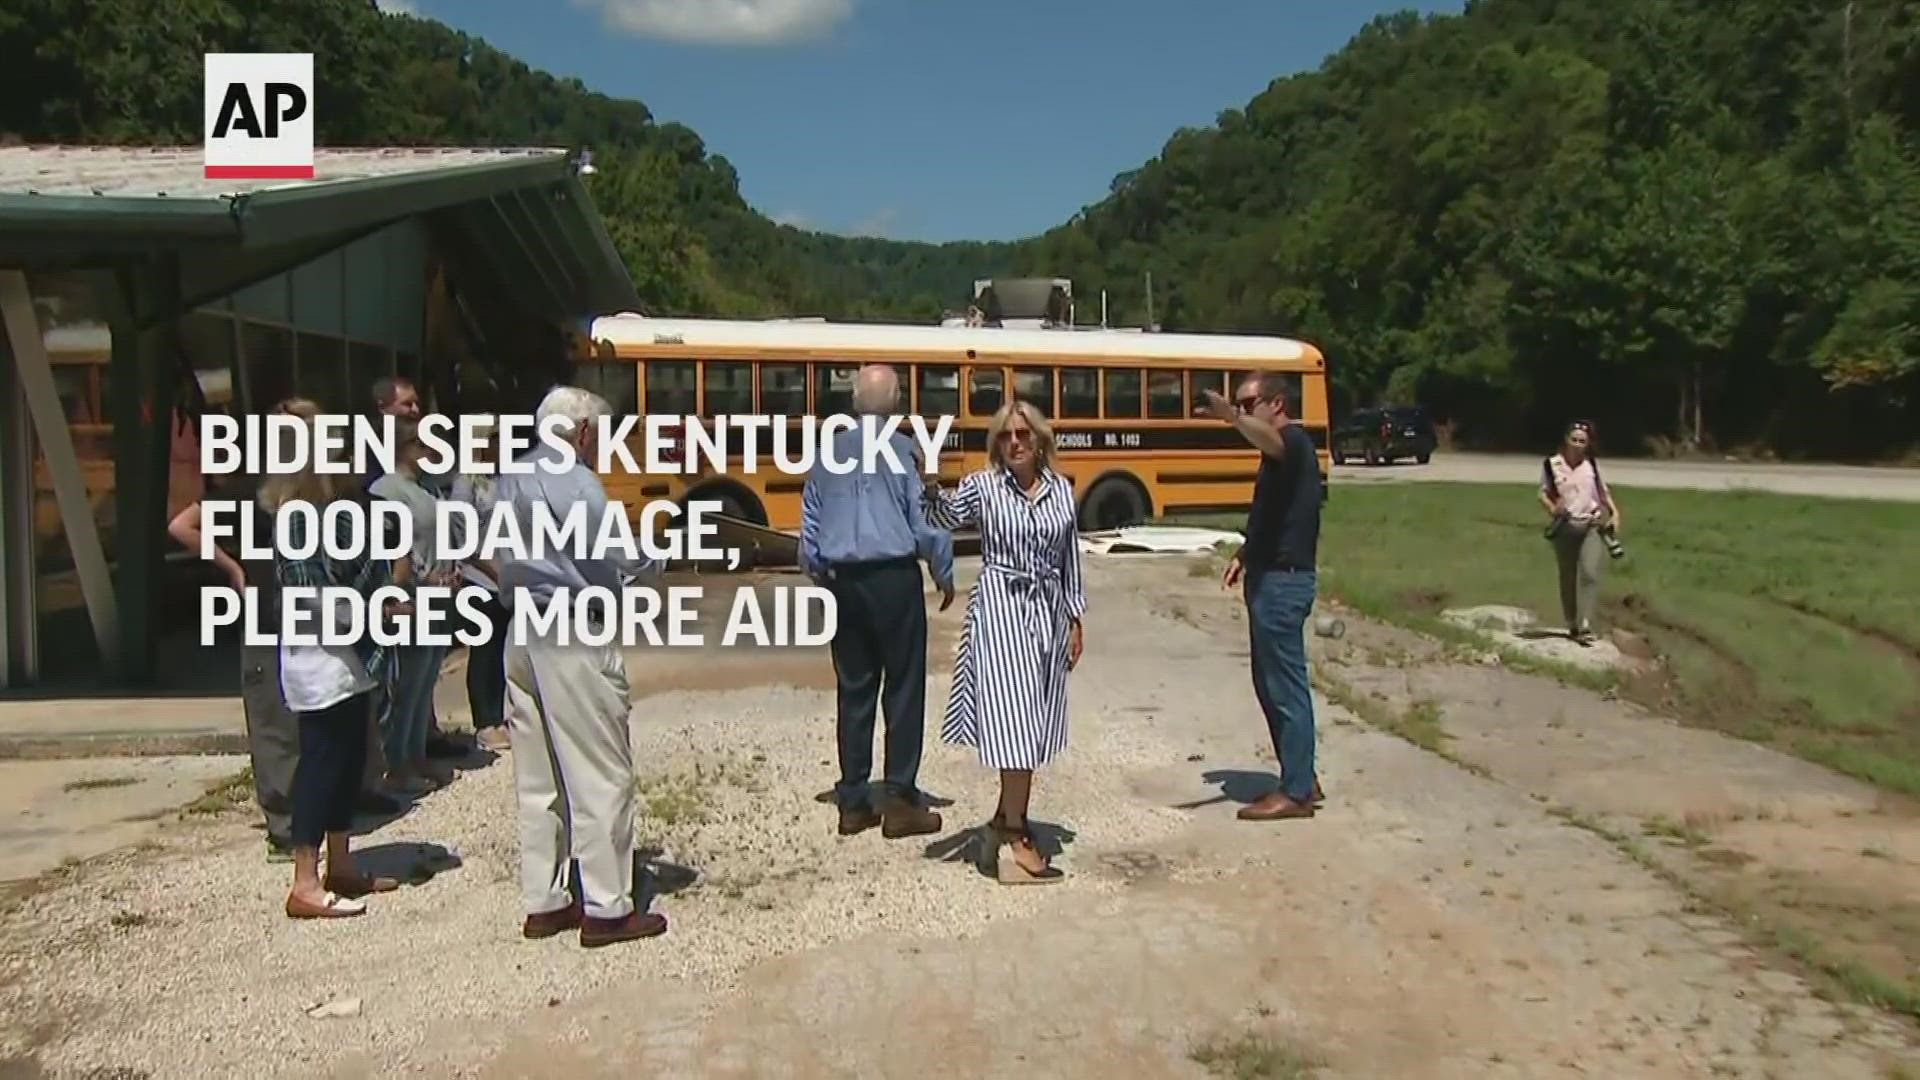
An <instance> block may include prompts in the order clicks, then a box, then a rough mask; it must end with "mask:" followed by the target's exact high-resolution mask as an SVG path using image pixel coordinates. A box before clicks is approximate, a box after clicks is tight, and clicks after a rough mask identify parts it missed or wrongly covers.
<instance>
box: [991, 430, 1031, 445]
mask: <svg viewBox="0 0 1920 1080" xmlns="http://www.w3.org/2000/svg"><path fill="white" fill-rule="evenodd" d="M994 437H995V438H997V439H999V440H1000V441H1001V442H1019V443H1029V442H1032V441H1033V432H1032V431H1031V430H1029V429H1027V428H1008V429H1007V430H1005V431H1003V432H1001V433H1000V434H998V435H996V436H994Z"/></svg>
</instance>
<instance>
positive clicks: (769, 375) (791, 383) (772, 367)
mask: <svg viewBox="0 0 1920 1080" xmlns="http://www.w3.org/2000/svg"><path fill="white" fill-rule="evenodd" d="M760 411H761V412H763V413H766V414H767V415H769V416H805V415H806V414H807V366H806V365H805V364H762V365H760Z"/></svg>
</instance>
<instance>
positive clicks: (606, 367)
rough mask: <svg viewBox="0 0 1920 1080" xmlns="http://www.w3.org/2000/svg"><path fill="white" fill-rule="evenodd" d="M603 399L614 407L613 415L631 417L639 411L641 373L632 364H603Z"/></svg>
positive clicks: (600, 366)
mask: <svg viewBox="0 0 1920 1080" xmlns="http://www.w3.org/2000/svg"><path fill="white" fill-rule="evenodd" d="M597 367H599V369H601V398H607V404H609V405H612V415H616V417H630V415H634V411H636V409H639V371H634V365H632V363H601V365H597Z"/></svg>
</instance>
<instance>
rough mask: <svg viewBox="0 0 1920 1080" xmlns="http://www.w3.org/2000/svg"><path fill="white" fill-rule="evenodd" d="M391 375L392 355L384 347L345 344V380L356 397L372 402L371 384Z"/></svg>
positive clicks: (353, 343) (357, 343)
mask: <svg viewBox="0 0 1920 1080" xmlns="http://www.w3.org/2000/svg"><path fill="white" fill-rule="evenodd" d="M392 374H393V353H392V352H391V351H390V350H389V349H388V348H387V347H386V346H384V345H369V344H367V343H366V342H364V341H353V342H348V343H347V379H348V380H349V381H350V382H352V383H353V392H354V394H355V395H356V396H357V397H364V398H365V399H366V400H368V401H371V400H373V384H374V383H376V382H379V381H380V380H381V379H384V378H387V377H389V376H391V375H392Z"/></svg>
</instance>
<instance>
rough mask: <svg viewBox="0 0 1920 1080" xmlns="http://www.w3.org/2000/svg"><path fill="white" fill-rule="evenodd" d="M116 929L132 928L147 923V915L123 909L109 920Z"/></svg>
mask: <svg viewBox="0 0 1920 1080" xmlns="http://www.w3.org/2000/svg"><path fill="white" fill-rule="evenodd" d="M107 923H108V924H109V925H111V926H112V927H113V928H114V929H115V930H131V929H133V928H134V927H137V926H145V925H147V917H146V916H145V915H144V914H142V913H140V912H138V911H122V912H119V913H118V914H116V915H114V916H113V917H112V918H110V919H108V920H107Z"/></svg>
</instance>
